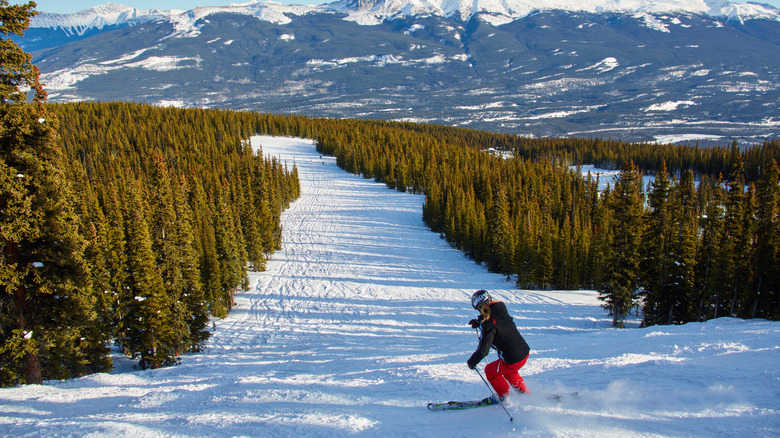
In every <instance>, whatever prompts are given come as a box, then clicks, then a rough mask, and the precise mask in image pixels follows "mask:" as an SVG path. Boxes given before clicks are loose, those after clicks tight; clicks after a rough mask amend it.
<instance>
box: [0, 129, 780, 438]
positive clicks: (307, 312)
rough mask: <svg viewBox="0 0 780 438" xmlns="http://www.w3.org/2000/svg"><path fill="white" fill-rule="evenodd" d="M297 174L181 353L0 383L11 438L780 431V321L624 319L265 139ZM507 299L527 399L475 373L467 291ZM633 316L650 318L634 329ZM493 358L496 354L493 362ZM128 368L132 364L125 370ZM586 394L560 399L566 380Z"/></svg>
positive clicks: (330, 163) (302, 145)
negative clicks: (228, 300) (456, 245)
mask: <svg viewBox="0 0 780 438" xmlns="http://www.w3.org/2000/svg"><path fill="white" fill-rule="evenodd" d="M253 145H254V146H255V147H256V148H257V147H259V146H260V145H262V148H263V153H264V154H265V155H272V156H278V157H279V158H280V159H281V160H282V161H283V162H286V163H287V164H288V166H290V167H291V166H292V163H293V162H294V163H295V164H296V165H297V167H298V171H299V176H300V179H301V186H302V196H301V198H300V199H299V200H297V201H296V202H294V203H293V204H292V205H291V206H290V208H289V209H288V210H287V211H286V212H285V213H284V214H283V217H282V221H283V227H284V228H283V250H281V251H279V252H277V253H276V254H275V255H274V256H273V259H272V260H271V261H270V262H269V264H268V270H267V271H266V272H262V273H250V280H251V284H252V287H251V290H249V291H247V292H245V293H240V294H237V295H236V306H235V308H234V309H233V311H232V312H231V313H230V315H229V316H228V317H227V318H226V319H224V320H217V321H215V323H214V329H213V336H212V338H211V339H210V340H209V342H208V347H207V349H205V351H203V352H202V353H199V354H190V355H186V356H185V357H184V358H183V361H182V365H179V366H176V367H171V368H165V369H159V370H146V371H133V370H127V369H126V367H123V366H118V369H117V371H115V373H112V374H97V375H91V376H86V377H83V378H79V379H72V380H69V381H62V382H59V381H50V382H47V383H46V384H45V385H30V386H22V387H17V388H7V389H0V435H2V436H29V437H37V436H55V437H56V436H131V437H158V436H177V437H179V436H181V437H196V436H215V437H222V436H275V437H276V436H280V437H329V436H334V437H337V436H338V437H340V436H350V435H359V436H380V437H394V436H398V437H407V436H420V437H430V436H442V437H457V436H463V437H466V436H468V437H473V436H477V435H486V434H487V435H490V436H621V437H624V436H713V435H715V436H718V435H719V436H737V435H739V436H777V433H778V431H780V415H779V413H778V409H780V372H778V370H777V364H778V363H780V362H779V361H778V359H780V347H778V344H779V342H778V341H780V330H778V324H777V323H774V322H767V321H741V320H733V319H720V320H717V321H710V322H707V323H701V324H688V325H685V326H673V327H652V328H649V329H637V328H631V329H625V330H616V329H612V328H610V327H609V325H610V323H611V318H609V317H608V315H606V314H605V312H604V311H603V310H602V309H601V308H600V307H599V304H600V303H599V301H598V300H597V298H596V293H595V292H593V291H520V290H516V289H514V288H513V284H512V283H511V282H507V281H506V279H505V278H504V277H503V276H500V275H495V274H490V273H488V272H487V271H486V270H485V268H484V267H482V266H478V265H476V264H474V263H473V262H471V261H469V260H468V259H466V258H465V256H464V255H463V254H461V253H459V252H457V251H455V250H453V249H451V248H450V247H449V246H448V245H447V243H446V241H445V240H443V239H441V238H440V237H439V235H437V234H435V233H432V232H430V231H429V230H428V229H427V228H426V227H425V225H424V224H423V223H422V218H421V206H422V203H423V197H422V196H420V195H411V194H406V193H399V192H397V191H392V190H388V189H387V188H385V186H384V185H382V184H378V183H375V182H373V181H372V180H367V179H363V178H361V177H359V176H355V175H349V174H346V173H345V172H343V171H341V170H339V169H338V168H337V167H336V164H335V159H334V158H332V157H323V156H320V155H319V154H318V153H317V152H316V151H315V149H314V146H313V144H312V142H311V141H308V140H301V139H293V138H273V137H255V138H253ZM481 288H485V289H488V290H490V291H491V293H492V294H494V295H495V296H497V297H499V298H500V299H502V300H504V301H506V302H507V304H508V307H509V309H510V312H511V313H512V314H513V315H514V316H515V317H516V321H517V323H518V326H519V327H520V330H521V332H522V333H523V334H524V335H525V337H526V339H527V340H528V342H529V344H530V345H531V347H532V350H533V351H532V355H531V358H530V359H529V361H528V364H527V365H526V367H525V368H524V369H523V372H522V374H523V375H524V376H525V377H526V380H527V383H528V386H529V388H530V389H531V391H532V394H530V395H523V396H520V395H515V396H512V397H510V398H509V399H508V402H507V404H508V408H509V410H510V411H511V412H512V414H513V415H514V418H515V421H514V423H510V422H509V421H508V417H507V415H506V413H505V412H503V410H502V409H501V408H500V407H487V408H480V409H474V410H469V411H459V412H429V411H428V410H427V409H426V408H425V406H426V404H427V403H428V402H429V401H447V400H468V399H475V398H482V397H484V396H487V395H489V393H488V391H487V388H486V387H485V385H484V384H483V382H482V381H481V380H480V378H479V377H478V376H477V375H476V373H474V372H473V371H470V370H468V368H467V367H466V365H465V361H466V359H467V358H468V357H469V355H470V354H471V352H472V351H473V350H474V348H475V346H476V337H475V333H474V331H473V330H471V328H470V327H469V326H468V325H467V321H468V320H469V319H471V318H473V317H474V316H475V314H474V311H473V310H472V309H471V306H470V301H469V297H470V295H471V293H472V292H473V291H474V290H476V289H481ZM632 323H633V325H634V326H636V324H635V321H633V322H632ZM494 358H495V356H494V355H491V357H490V359H491V360H493V359H494ZM123 363H126V361H124V362H123V361H122V360H120V361H118V365H122V364H123ZM559 391H563V392H569V391H578V392H579V397H577V398H574V397H564V399H563V401H561V402H552V401H549V400H547V397H546V396H547V395H549V394H552V393H555V392H559Z"/></svg>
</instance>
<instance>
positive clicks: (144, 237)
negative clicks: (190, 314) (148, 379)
mask: <svg viewBox="0 0 780 438" xmlns="http://www.w3.org/2000/svg"><path fill="white" fill-rule="evenodd" d="M138 192H139V189H138V188H137V187H134V186H131V187H128V199H127V202H126V205H125V224H126V226H127V231H126V235H127V237H128V238H127V267H128V285H127V287H128V289H129V292H130V296H131V298H129V302H127V303H125V307H126V308H127V309H128V311H127V314H126V315H125V317H124V324H123V329H124V331H125V333H124V339H123V341H124V346H125V348H127V349H129V351H130V352H131V353H132V355H133V357H136V356H140V361H139V364H140V365H141V368H159V367H161V366H166V365H171V364H173V363H175V349H176V337H177V334H176V333H175V332H176V331H177V324H176V322H175V321H173V315H172V312H171V309H170V306H169V300H168V297H167V296H166V293H165V287H164V284H163V279H162V277H161V276H160V272H159V270H158V269H157V266H156V264H155V254H154V251H153V250H152V238H151V236H150V235H149V226H148V225H147V219H146V213H145V211H146V207H145V206H144V205H143V201H142V199H141V197H140V195H139V193H138Z"/></svg>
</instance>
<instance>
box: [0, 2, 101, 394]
mask: <svg viewBox="0 0 780 438" xmlns="http://www.w3.org/2000/svg"><path fill="white" fill-rule="evenodd" d="M34 6H35V3H33V2H30V3H27V4H24V5H11V6H9V4H8V1H7V0H0V34H1V35H2V38H0V384H3V385H12V384H20V383H28V384H34V383H41V382H42V381H43V380H44V379H52V378H67V377H71V376H75V375H80V374H82V373H84V372H86V371H87V369H86V365H87V362H88V360H87V359H85V355H84V353H83V352H82V351H81V350H80V348H79V347H80V343H81V335H82V334H83V328H84V327H86V326H87V325H88V324H89V323H90V321H91V319H93V318H94V316H93V312H92V295H91V289H90V285H89V283H88V279H89V277H88V276H89V272H88V267H87V263H86V261H85V260H84V245H85V242H84V240H83V238H82V236H81V235H80V234H79V226H80V221H79V218H78V216H77V215H76V212H75V211H74V210H73V207H72V206H73V205H75V204H76V202H75V201H76V198H75V197H74V196H73V195H72V193H71V190H70V188H69V186H68V182H67V181H66V179H65V175H64V174H63V172H62V171H61V169H62V168H64V167H65V163H64V162H63V161H62V153H61V150H60V149H59V147H58V145H57V143H56V142H55V138H54V134H55V130H56V127H57V122H56V120H55V118H54V117H53V116H52V115H51V114H50V113H49V112H48V111H47V108H46V106H45V104H44V103H45V100H46V93H45V92H44V91H43V87H42V86H41V83H40V82H39V71H38V69H37V68H36V67H35V66H33V65H32V63H31V57H30V55H29V54H27V53H25V52H24V51H22V50H21V49H20V48H19V47H18V46H17V45H16V44H15V43H14V42H13V41H11V39H10V38H8V36H9V35H19V36H21V35H22V34H23V32H24V30H25V29H27V27H28V25H29V21H30V18H31V17H32V16H33V15H34V12H33V11H32V9H33V8H34Z"/></svg>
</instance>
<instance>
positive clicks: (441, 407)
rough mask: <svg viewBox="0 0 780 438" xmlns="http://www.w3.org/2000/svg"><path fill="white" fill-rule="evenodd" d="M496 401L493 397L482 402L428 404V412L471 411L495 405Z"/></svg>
mask: <svg viewBox="0 0 780 438" xmlns="http://www.w3.org/2000/svg"><path fill="white" fill-rule="evenodd" d="M497 404H498V401H497V400H496V399H495V398H493V397H486V398H483V399H482V400H469V401H450V402H444V403H428V410H430V411H451V410H458V409H473V408H482V407H485V406H493V405H497Z"/></svg>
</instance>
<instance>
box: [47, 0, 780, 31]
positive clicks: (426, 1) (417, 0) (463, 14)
mask: <svg viewBox="0 0 780 438" xmlns="http://www.w3.org/2000/svg"><path fill="white" fill-rule="evenodd" d="M551 10H560V11H569V12H589V13H606V12H617V13H630V14H644V13H691V14H706V15H710V16H713V17H725V18H728V19H731V20H740V21H742V20H746V19H769V20H777V21H780V11H778V10H777V9H776V8H774V7H772V6H770V5H767V4H760V3H753V2H750V3H734V2H730V1H728V0H660V1H655V0H579V1H564V0H533V1H531V0H471V1H468V0H340V1H336V2H333V3H327V4H324V5H319V6H304V5H285V4H281V3H276V2H260V1H257V0H252V1H249V2H246V3H231V4H230V5H229V6H202V7H198V8H195V9H193V10H191V11H181V10H176V9H174V10H169V11H160V10H157V9H151V10H139V9H137V8H133V7H131V6H125V5H120V4H116V3H107V4H104V5H101V6H96V7H94V8H91V9H87V10H84V11H81V12H78V13H75V14H51V13H46V11H42V13H41V14H40V15H38V16H37V17H35V18H34V19H33V20H32V24H31V27H34V28H61V29H63V30H65V31H66V32H70V33H75V34H83V33H84V31H86V30H88V29H90V28H98V29H102V28H103V27H105V26H108V25H122V24H128V25H133V24H138V23H143V22H148V21H155V20H159V19H164V18H167V19H170V20H173V21H175V22H177V23H180V24H184V23H187V22H189V23H194V22H196V21H197V20H199V19H201V18H203V17H206V16H208V15H211V14H216V13H224V12H229V13H235V14H244V15H250V16H254V17H257V18H259V19H261V20H265V21H270V22H273V23H277V24H282V23H285V22H289V21H290V19H289V18H287V16H288V15H303V14H308V13H313V12H333V13H345V14H347V16H348V18H347V19H349V20H353V21H355V22H357V23H360V24H370V25H374V24H378V23H380V22H382V21H384V20H387V19H391V18H394V17H408V16H425V15H432V16H441V17H447V18H456V19H460V20H462V21H468V20H469V19H470V18H472V17H474V16H477V15H479V16H481V18H482V19H484V20H486V21H488V22H490V23H492V24H496V25H499V24H505V23H508V22H510V21H513V20H516V19H519V18H522V17H525V16H528V15H530V14H531V13H533V12H538V11H551Z"/></svg>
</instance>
